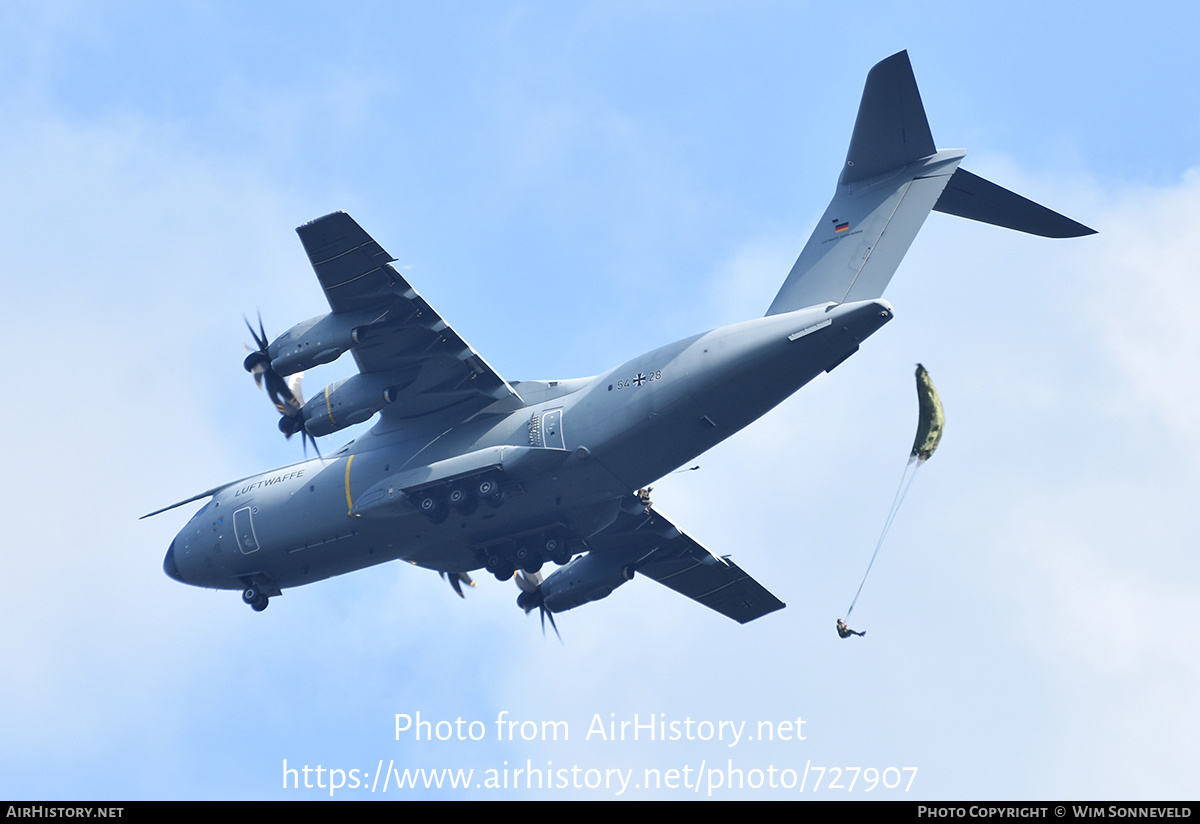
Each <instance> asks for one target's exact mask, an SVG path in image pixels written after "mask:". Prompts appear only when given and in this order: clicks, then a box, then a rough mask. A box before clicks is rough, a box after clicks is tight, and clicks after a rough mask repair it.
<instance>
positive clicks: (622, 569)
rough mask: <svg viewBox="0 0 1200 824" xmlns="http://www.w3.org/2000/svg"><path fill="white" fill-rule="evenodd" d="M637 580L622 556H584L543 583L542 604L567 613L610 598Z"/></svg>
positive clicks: (593, 554)
mask: <svg viewBox="0 0 1200 824" xmlns="http://www.w3.org/2000/svg"><path fill="white" fill-rule="evenodd" d="M632 579H633V567H632V566H631V564H630V561H629V559H628V558H626V557H625V556H624V555H623V554H622V553H620V552H616V553H607V554H604V555H597V554H596V553H594V552H589V553H587V554H585V555H580V556H579V557H578V558H575V559H574V560H573V561H571V562H570V563H569V564H567V565H566V566H564V567H562V568H561V569H559V570H557V571H555V572H554V573H553V574H551V575H550V576H549V577H548V578H546V580H544V581H542V584H541V591H542V604H543V605H544V606H545V607H546V609H548V610H550V611H551V612H563V611H565V610H568V609H574V608H575V607H577V606H580V605H582V604H586V603H588V602H589V601H599V600H600V599H601V598H607V597H608V596H609V595H611V594H612V591H613V590H614V589H616V588H617V587H619V586H620V585H621V584H623V583H625V582H626V581H629V580H632Z"/></svg>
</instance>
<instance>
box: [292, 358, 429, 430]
mask: <svg viewBox="0 0 1200 824" xmlns="http://www.w3.org/2000/svg"><path fill="white" fill-rule="evenodd" d="M416 376H417V370H415V369H414V370H400V371H396V372H385V373H380V372H372V373H370V374H366V375H364V374H358V375H353V376H351V377H349V378H346V379H345V380H340V381H338V382H337V383H331V384H329V386H326V387H325V388H324V389H323V390H321V391H320V392H318V393H317V394H316V395H314V396H313V397H311V398H309V399H308V402H307V403H306V404H304V408H303V409H302V410H300V414H301V415H302V416H303V417H304V428H305V429H306V430H308V432H309V434H310V435H314V436H320V435H328V434H329V433H331V432H337V431H338V430H339V429H345V428H346V427H347V426H353V425H354V424H356V423H362V422H363V421H365V420H368V419H369V418H370V417H371V416H372V415H374V414H375V413H376V412H378V411H379V410H380V409H383V407H385V406H387V405H388V404H389V403H391V402H392V401H393V400H395V399H396V398H398V397H399V396H400V393H401V392H402V391H403V389H404V388H405V387H406V386H408V385H409V384H411V383H412V382H413V380H415V379H416Z"/></svg>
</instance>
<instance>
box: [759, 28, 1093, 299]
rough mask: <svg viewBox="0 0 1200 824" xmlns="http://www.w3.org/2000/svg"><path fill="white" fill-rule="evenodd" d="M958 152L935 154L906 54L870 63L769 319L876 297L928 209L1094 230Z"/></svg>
mask: <svg viewBox="0 0 1200 824" xmlns="http://www.w3.org/2000/svg"><path fill="white" fill-rule="evenodd" d="M965 156H966V152H965V151H964V150H961V149H950V150H943V151H938V150H937V147H936V144H935V143H934V142H933V135H932V133H931V132H930V130H929V121H928V120H927V119H926V117H925V107H924V105H923V104H922V103H921V94H920V92H919V91H918V90H917V81H916V78H915V77H914V76H913V71H912V65H911V64H910V63H909V61H908V52H900V53H899V54H894V55H892V56H891V57H889V58H887V59H886V60H884V61H882V62H881V63H879V64H877V65H876V66H875V67H874V68H873V69H871V71H870V73H869V74H868V75H867V83H866V86H865V87H864V88H863V96H862V102H861V103H859V107H858V118H857V120H856V121H855V123H854V134H853V135H852V136H851V138H850V149H849V151H848V152H847V153H846V164H845V166H843V167H842V173H841V175H840V176H839V177H838V185H837V191H836V192H835V194H834V196H833V200H832V201H831V202H830V204H829V207H828V208H827V209H826V210H825V214H824V216H822V218H821V221H820V223H818V224H817V228H816V229H815V230H814V231H813V233H812V236H811V237H810V238H809V239H808V243H807V244H805V246H804V250H803V251H802V252H801V253H800V257H799V258H798V259H797V260H796V264H795V265H794V266H793V267H792V271H791V272H790V273H789V274H788V277H787V280H785V281H784V283H783V286H782V288H780V290H779V294H777V295H776V296H775V300H774V301H773V302H772V303H771V308H770V309H769V310H767V314H768V315H778V314H781V313H784V312H791V311H794V310H796V309H802V308H804V307H806V306H813V305H817V304H822V303H847V302H851V301H859V300H871V299H874V298H878V297H881V296H882V295H883V290H884V289H885V288H886V287H887V285H888V282H889V281H891V279H892V275H893V274H894V273H895V271H896V267H897V266H899V265H900V261H901V259H903V257H904V254H905V253H906V252H907V251H908V247H909V246H910V245H912V241H913V238H915V237H916V235H917V232H918V231H920V229H921V225H922V224H923V223H924V222H925V218H926V216H927V215H928V214H929V212H930V211H931V210H933V209H936V210H938V211H940V212H945V213H948V214H953V215H958V216H960V217H966V218H970V219H972V220H980V221H983V222H985V223H992V224H995V225H997V226H1005V227H1007V228H1010V229H1017V230H1018V231H1022V232H1028V233H1031V234H1037V235H1043V236H1045V237H1077V236H1080V235H1086V234H1092V233H1093V232H1092V230H1091V229H1089V228H1087V227H1086V226H1083V225H1081V224H1079V223H1076V222H1075V221H1073V220H1071V219H1070V218H1066V217H1063V216H1062V215H1060V214H1058V213H1057V212H1052V211H1051V210H1049V209H1047V208H1045V207H1044V206H1039V205H1038V204H1036V203H1034V202H1033V201H1030V200H1026V199H1025V198H1023V197H1021V196H1020V195H1017V194H1014V193H1012V192H1010V191H1008V190H1007V189H1003V188H1001V187H999V186H997V185H995V184H994V183H990V182H988V181H986V180H984V179H983V178H981V177H978V176H976V175H973V174H971V173H970V172H967V171H966V170H963V169H959V168H958V164H959V163H960V162H961V161H962V159H963V157H965Z"/></svg>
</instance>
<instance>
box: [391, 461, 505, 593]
mask: <svg viewBox="0 0 1200 824" xmlns="http://www.w3.org/2000/svg"><path fill="white" fill-rule="evenodd" d="M503 498H504V490H503V488H502V487H501V486H500V479H499V477H497V476H495V475H494V474H493V475H483V476H481V477H478V478H464V479H463V480H459V481H455V482H454V483H451V484H443V485H439V486H433V487H430V488H428V489H424V490H422V491H420V492H418V493H416V494H414V495H413V496H412V500H413V502H414V503H415V504H416V505H417V509H418V510H420V512H421V514H422V515H424V516H425V517H426V518H428V519H429V520H430V521H432V522H433V523H435V524H440V523H442V522H443V521H445V520H446V517H447V516H448V515H449V514H450V510H451V509H453V510H454V511H455V512H457V513H458V514H459V515H470V514H471V513H472V512H474V511H475V508H476V507H477V506H479V502H480V501H483V502H484V503H485V504H487V505H488V506H493V507H494V506H500V501H501V500H503ZM510 574H511V573H510Z"/></svg>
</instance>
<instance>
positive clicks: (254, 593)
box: [242, 587, 262, 604]
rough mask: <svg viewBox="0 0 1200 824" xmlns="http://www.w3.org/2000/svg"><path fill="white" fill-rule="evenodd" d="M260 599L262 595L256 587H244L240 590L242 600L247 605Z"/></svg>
mask: <svg viewBox="0 0 1200 824" xmlns="http://www.w3.org/2000/svg"><path fill="white" fill-rule="evenodd" d="M260 597H262V593H261V592H259V591H258V587H246V588H245V589H244V590H242V600H243V601H245V602H246V603H247V604H253V603H254V602H255V601H257V600H258V599H259V598H260Z"/></svg>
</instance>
